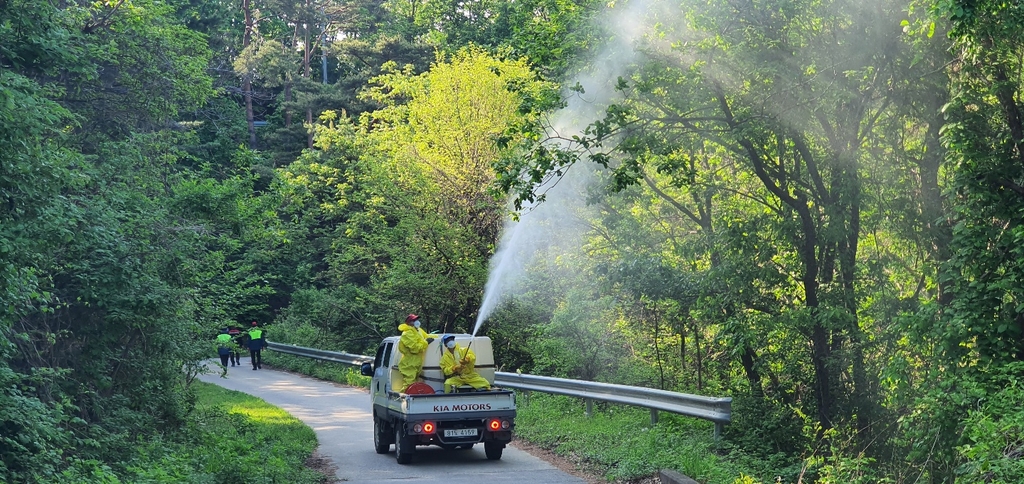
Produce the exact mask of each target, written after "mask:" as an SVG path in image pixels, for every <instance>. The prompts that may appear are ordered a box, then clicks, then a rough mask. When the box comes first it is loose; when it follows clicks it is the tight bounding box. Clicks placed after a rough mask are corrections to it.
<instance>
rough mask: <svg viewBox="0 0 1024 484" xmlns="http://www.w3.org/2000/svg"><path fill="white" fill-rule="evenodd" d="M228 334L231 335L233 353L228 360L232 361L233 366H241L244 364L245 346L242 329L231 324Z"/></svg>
mask: <svg viewBox="0 0 1024 484" xmlns="http://www.w3.org/2000/svg"><path fill="white" fill-rule="evenodd" d="M228 336H231V354H230V356H229V357H228V361H230V362H231V366H239V365H241V364H242V355H241V350H242V348H245V345H244V344H242V330H241V329H239V328H238V327H237V326H231V327H229V328H228Z"/></svg>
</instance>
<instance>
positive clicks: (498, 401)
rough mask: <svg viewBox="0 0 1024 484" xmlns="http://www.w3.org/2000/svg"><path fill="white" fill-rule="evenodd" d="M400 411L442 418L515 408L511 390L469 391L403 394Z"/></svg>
mask: <svg viewBox="0 0 1024 484" xmlns="http://www.w3.org/2000/svg"><path fill="white" fill-rule="evenodd" d="M401 403H402V406H403V407H404V408H403V409H402V411H403V412H404V413H407V414H419V415H423V414H427V415H434V416H437V417H441V418H443V417H444V416H445V415H451V416H453V417H454V416H456V415H459V414H465V413H472V412H493V411H506V410H515V408H516V402H515V396H514V394H513V393H512V392H511V391H493V392H471V393H456V394H444V393H441V394H434V395H403V396H402V402H401Z"/></svg>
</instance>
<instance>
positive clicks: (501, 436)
mask: <svg viewBox="0 0 1024 484" xmlns="http://www.w3.org/2000/svg"><path fill="white" fill-rule="evenodd" d="M441 336H442V335H431V337H433V338H434V339H433V341H431V342H430V344H429V345H428V346H427V350H426V355H425V358H424V362H423V377H422V383H423V384H421V385H417V391H416V392H412V389H411V388H410V390H409V391H410V392H411V393H401V392H399V391H397V390H398V389H401V388H402V375H401V373H399V371H398V362H399V360H400V359H401V357H402V355H401V353H400V352H399V351H398V341H399V337H398V336H391V337H388V338H385V339H384V340H383V341H382V342H381V343H380V345H379V346H378V347H377V351H376V353H375V355H374V359H373V362H372V363H365V364H363V366H362V369H361V372H362V374H363V375H366V376H371V377H372V379H371V381H370V398H371V400H372V405H373V441H374V449H375V450H376V451H377V453H378V454H384V453H387V452H388V451H389V450H390V447H391V445H392V444H394V445H395V455H396V459H397V460H398V463H399V464H408V463H410V462H412V458H413V455H414V454H415V449H416V446H420V445H438V446H440V447H442V448H444V449H449V450H451V449H457V448H463V449H469V448H472V447H473V446H474V445H475V444H478V443H482V444H483V446H484V453H485V454H486V456H487V458H488V459H490V460H498V459H500V458H501V454H502V450H503V449H504V448H505V445H506V444H508V443H509V442H511V441H512V431H513V429H514V427H515V415H516V405H515V393H514V392H512V391H511V390H507V389H502V388H496V387H494V372H495V365H494V353H493V351H492V349H491V340H490V338H488V337H486V336H472V335H469V334H454V335H453V336H455V342H456V343H457V344H458V345H459V346H461V347H463V348H465V347H467V346H468V347H469V348H470V349H471V350H472V351H473V353H474V354H475V355H476V365H475V369H476V371H477V373H479V374H480V376H482V377H483V378H485V379H486V380H487V381H488V382H489V383H490V384H491V386H492V388H491V389H490V390H486V391H474V390H473V389H472V388H469V387H463V388H456V389H454V391H453V392H452V393H444V392H443V390H444V380H445V376H444V375H443V373H442V371H441V366H440V362H441V355H442V354H443V352H444V351H445V348H444V346H442V345H441Z"/></svg>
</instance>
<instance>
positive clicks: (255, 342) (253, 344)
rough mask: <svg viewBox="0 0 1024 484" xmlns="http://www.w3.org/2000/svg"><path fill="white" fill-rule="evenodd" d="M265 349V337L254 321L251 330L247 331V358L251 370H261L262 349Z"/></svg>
mask: <svg viewBox="0 0 1024 484" xmlns="http://www.w3.org/2000/svg"><path fill="white" fill-rule="evenodd" d="M266 347H267V337H266V335H265V334H264V331H263V330H262V329H260V327H259V324H258V323H257V322H256V321H253V322H252V329H250V330H249V358H250V359H251V360H252V369H253V370H259V369H260V368H263V348H266Z"/></svg>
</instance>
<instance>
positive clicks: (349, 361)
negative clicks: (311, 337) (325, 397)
mask: <svg viewBox="0 0 1024 484" xmlns="http://www.w3.org/2000/svg"><path fill="white" fill-rule="evenodd" d="M267 349H270V350H274V351H278V352H281V353H287V354H289V355H295V356H305V357H306V358H316V359H318V360H324V361H333V362H335V363H344V364H346V365H354V366H359V365H362V364H363V363H364V362H367V361H373V357H372V356H366V355H353V354H352V353H342V352H340V351H327V350H318V349H316V348H305V347H302V346H295V345H286V344H284V343H272V342H270V341H268V342H267Z"/></svg>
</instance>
